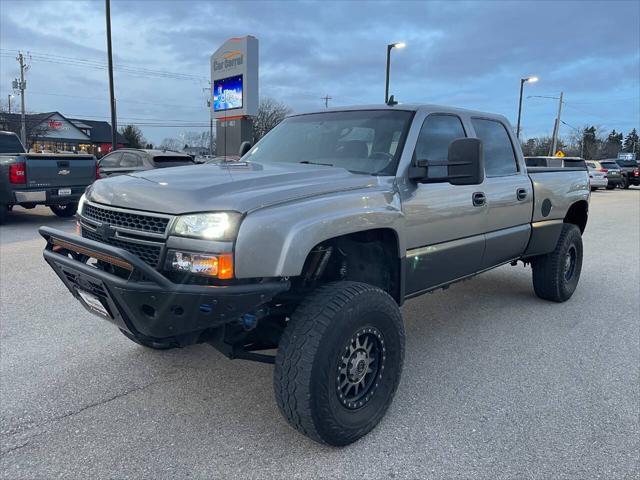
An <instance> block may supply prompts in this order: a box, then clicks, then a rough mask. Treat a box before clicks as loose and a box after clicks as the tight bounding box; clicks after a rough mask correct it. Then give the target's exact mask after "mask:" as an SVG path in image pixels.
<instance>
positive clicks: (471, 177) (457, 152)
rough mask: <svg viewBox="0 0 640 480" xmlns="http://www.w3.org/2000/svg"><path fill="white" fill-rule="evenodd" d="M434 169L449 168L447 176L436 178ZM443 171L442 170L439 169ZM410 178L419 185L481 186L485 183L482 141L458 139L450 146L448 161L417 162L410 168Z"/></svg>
mask: <svg viewBox="0 0 640 480" xmlns="http://www.w3.org/2000/svg"><path fill="white" fill-rule="evenodd" d="M433 167H447V175H446V176H442V175H438V176H435V175H434V174H433V171H432V172H429V170H430V169H433ZM439 170H441V169H439ZM409 178H410V179H413V180H416V181H417V182H419V183H444V182H449V183H450V184H451V185H479V184H481V183H482V182H483V181H484V156H483V154H482V141H481V140H479V139H477V138H457V139H455V140H453V141H452V142H451V143H450V144H449V152H448V158H447V160H446V161H433V160H417V161H416V162H415V164H414V165H413V166H411V167H410V168H409Z"/></svg>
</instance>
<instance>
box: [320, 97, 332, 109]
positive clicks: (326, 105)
mask: <svg viewBox="0 0 640 480" xmlns="http://www.w3.org/2000/svg"><path fill="white" fill-rule="evenodd" d="M320 98H321V99H322V100H324V108H329V100H332V97H330V96H329V95H325V96H324V97H320Z"/></svg>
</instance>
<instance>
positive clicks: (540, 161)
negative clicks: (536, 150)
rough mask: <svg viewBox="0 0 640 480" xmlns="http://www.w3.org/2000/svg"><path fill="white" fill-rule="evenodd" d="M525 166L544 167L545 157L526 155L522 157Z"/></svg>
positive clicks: (545, 163)
mask: <svg viewBox="0 0 640 480" xmlns="http://www.w3.org/2000/svg"><path fill="white" fill-rule="evenodd" d="M524 162H525V164H526V165H527V167H546V166H547V159H546V158H543V157H526V158H525V159H524Z"/></svg>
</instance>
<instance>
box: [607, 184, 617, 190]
mask: <svg viewBox="0 0 640 480" xmlns="http://www.w3.org/2000/svg"><path fill="white" fill-rule="evenodd" d="M614 188H616V186H615V185H611V184H609V185H607V190H613V189H614Z"/></svg>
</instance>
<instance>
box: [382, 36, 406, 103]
mask: <svg viewBox="0 0 640 480" xmlns="http://www.w3.org/2000/svg"><path fill="white" fill-rule="evenodd" d="M406 46H407V44H406V43H404V42H396V43H390V44H389V45H387V77H386V82H385V87H384V103H385V104H386V103H388V102H389V69H390V67H391V50H392V49H394V48H404V47H406Z"/></svg>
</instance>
